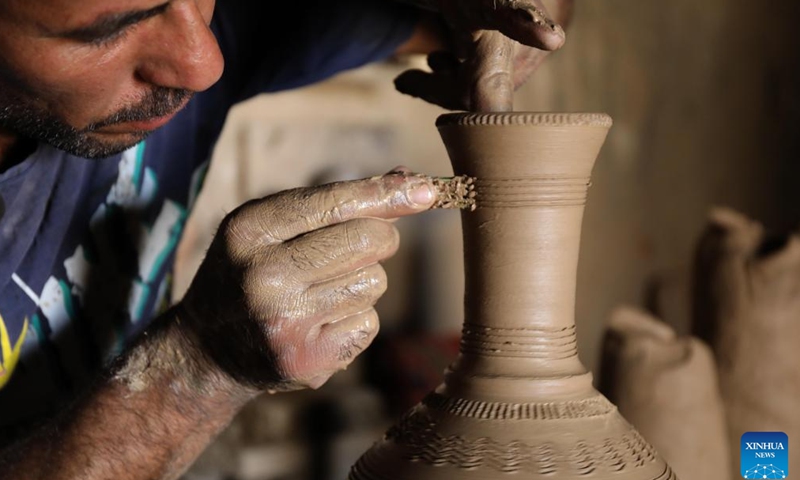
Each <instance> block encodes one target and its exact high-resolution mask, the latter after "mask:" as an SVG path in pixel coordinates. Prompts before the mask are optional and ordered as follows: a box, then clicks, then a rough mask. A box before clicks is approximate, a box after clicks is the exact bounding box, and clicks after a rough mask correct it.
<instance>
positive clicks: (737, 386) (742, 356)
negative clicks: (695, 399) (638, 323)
mask: <svg viewBox="0 0 800 480" xmlns="http://www.w3.org/2000/svg"><path fill="white" fill-rule="evenodd" d="M695 261H696V263H695V272H694V285H693V294H694V298H693V301H694V303H693V308H694V311H693V318H692V321H693V327H694V329H695V331H696V332H697V333H698V335H700V336H701V337H702V338H704V339H707V340H708V342H709V343H710V345H711V348H712V349H713V351H714V354H715V356H716V359H717V368H718V369H719V385H720V390H721V392H722V398H723V400H724V403H725V409H726V416H727V424H728V441H729V445H730V448H731V451H732V452H738V451H739V448H740V441H741V438H742V434H744V433H746V432H784V433H786V434H787V435H788V437H789V439H790V445H791V439H797V438H800V410H798V405H797V403H798V399H800V372H798V362H799V361H800V322H798V319H800V235H799V234H796V233H795V234H790V235H783V236H779V237H774V238H771V237H769V236H768V235H767V234H766V232H765V231H764V227H763V226H762V225H761V224H760V223H758V222H755V221H753V220H751V219H749V218H747V217H745V216H744V215H742V214H740V213H738V212H735V211H733V210H729V209H722V208H718V209H715V210H714V211H712V212H711V215H710V219H709V225H708V227H707V229H706V231H705V234H704V235H703V238H702V239H701V241H700V244H699V246H698V249H697V256H696V259H695ZM799 452H800V450H798V448H797V446H796V444H795V446H794V447H793V448H792V449H790V450H789V472H788V473H789V478H798V475H800V453H799ZM735 457H736V458H735V459H734V465H733V470H734V472H736V473H740V472H739V465H738V463H739V462H738V455H736V456H735ZM764 463H767V464H768V463H770V462H769V461H768V460H766V461H765V462H764ZM734 477H739V478H741V477H740V476H739V475H734Z"/></svg>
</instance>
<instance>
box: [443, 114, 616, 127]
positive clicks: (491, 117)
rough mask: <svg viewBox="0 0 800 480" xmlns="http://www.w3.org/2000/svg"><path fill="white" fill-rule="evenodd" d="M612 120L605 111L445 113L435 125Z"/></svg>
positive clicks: (582, 123) (586, 123) (596, 124)
mask: <svg viewBox="0 0 800 480" xmlns="http://www.w3.org/2000/svg"><path fill="white" fill-rule="evenodd" d="M612 123H613V121H612V120H611V117H610V116H608V115H607V114H605V113H585V112H574V113H570V112H498V113H471V112H461V113H446V114H444V115H440V116H439V118H437V119H436V126H437V127H444V126H452V125H459V126H475V127H486V126H507V125H529V126H547V127H560V126H583V127H604V128H610V127H611V125H612Z"/></svg>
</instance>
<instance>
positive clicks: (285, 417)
mask: <svg viewBox="0 0 800 480" xmlns="http://www.w3.org/2000/svg"><path fill="white" fill-rule="evenodd" d="M798 18H800V2H797V1H796V0H773V1H771V2H768V3H766V2H765V3H763V4H759V3H753V2H746V1H744V0H705V1H703V2H697V1H694V0H675V1H672V2H653V1H650V2H642V1H636V0H597V1H589V0H577V2H576V11H575V16H574V19H573V23H572V25H571V26H570V29H569V30H568V41H567V44H566V46H565V47H564V48H563V49H562V50H561V51H560V52H558V53H557V54H555V55H553V56H551V57H550V58H549V59H548V60H547V62H546V63H545V65H544V66H543V67H542V68H541V69H540V70H539V72H538V73H537V74H536V76H535V77H534V78H533V79H532V80H531V82H530V83H529V84H528V85H526V86H525V87H523V88H522V89H521V90H520V91H519V93H518V95H517V101H516V106H517V109H518V110H529V111H602V112H607V113H609V114H610V115H611V116H612V117H613V119H614V127H613V129H612V130H611V133H610V135H609V138H608V142H607V143H606V145H605V147H604V150H603V152H602V154H601V157H600V159H599V160H598V163H597V166H596V167H595V171H594V175H593V187H592V189H591V190H590V196H589V203H588V208H587V211H586V217H585V221H584V230H583V245H582V251H581V261H580V267H579V284H578V304H577V324H578V334H579V343H580V345H579V347H580V352H581V357H582V359H583V361H584V362H585V363H586V364H587V366H589V367H590V368H592V369H594V370H596V368H597V366H598V360H599V353H600V344H601V340H602V335H603V332H604V330H605V324H606V321H607V318H608V316H609V313H610V311H611V310H612V309H613V308H614V307H616V306H617V305H619V304H621V303H628V304H634V305H641V306H645V307H648V308H650V309H651V310H656V311H657V313H659V314H660V315H661V316H662V317H664V318H665V319H666V320H668V321H669V322H670V323H671V324H673V325H675V326H676V328H677V329H678V331H679V332H685V331H686V328H687V327H686V325H687V324H688V314H689V312H688V301H687V291H688V290H687V289H688V279H689V269H690V266H691V262H692V255H693V249H694V245H695V242H696V240H697V238H698V236H699V234H700V232H701V230H702V227H703V226H704V225H705V218H706V214H707V212H708V209H709V208H710V207H711V206H714V205H727V206H731V207H734V208H736V209H738V210H740V211H742V212H744V213H746V214H748V215H749V216H751V217H753V218H756V219H759V220H761V221H763V222H764V223H765V224H766V225H767V227H769V228H773V229H776V230H785V229H788V228H791V227H793V226H794V225H795V224H796V223H797V222H798V220H799V219H800V189H798V188H797V186H796V185H797V183H798V181H799V180H800V161H798V159H799V158H800V94H799V93H798V91H797V86H798V85H800V53H798V52H800V50H799V49H798V47H799V46H800V40H799V39H798V37H797V35H796V34H795V33H794V30H795V25H796V23H797V19H798ZM421 64H424V59H399V60H396V61H393V62H388V63H386V64H382V65H373V66H370V67H367V68H365V69H362V70H359V71H355V72H351V73H347V74H344V75H341V76H339V77H336V78H334V79H332V80H330V81H328V82H326V83H324V84H321V85H317V86H314V87H311V88H306V89H302V90H297V91H293V92H287V93H282V94H277V95H270V96H263V97H260V98H257V99H254V100H252V101H250V102H248V103H247V104H243V105H241V106H239V107H237V108H236V110H235V111H234V112H233V113H232V115H231V117H230V119H229V122H228V125H227V127H226V130H225V132H224V134H223V137H222V139H221V141H220V143H219V145H218V147H217V150H216V154H215V157H214V159H213V162H212V167H211V169H210V173H209V176H208V179H207V182H206V187H205V189H204V192H203V193H202V195H201V197H200V199H199V201H198V203H197V205H196V207H195V209H194V213H193V214H192V217H191V221H190V225H189V227H188V229H187V234H186V237H185V238H184V242H183V243H182V245H181V248H180V250H179V265H178V270H177V272H176V276H175V280H176V281H175V290H176V298H180V295H181V293H182V292H183V291H184V290H185V288H186V287H187V286H188V282H189V281H190V279H191V276H192V274H193V271H194V269H195V268H196V266H197V265H198V264H199V262H200V261H201V260H202V257H203V254H204V251H205V249H206V246H207V244H208V243H209V242H210V239H211V236H212V235H213V232H214V230H215V228H216V225H217V224H218V222H219V221H220V220H221V218H222V217H223V216H224V214H225V213H227V212H229V211H231V210H232V209H233V208H235V207H236V206H237V205H238V204H240V203H242V202H243V201H245V200H247V199H249V198H253V197H258V196H262V195H266V194H269V193H273V192H276V191H278V190H282V189H285V188H291V187H296V186H303V185H311V184H314V183H319V182H325V181H331V180H339V179H350V178H359V177H365V176H371V175H375V174H379V173H382V172H385V171H388V170H390V169H391V168H393V167H394V166H395V165H398V164H403V165H406V166H408V167H410V168H412V169H414V170H417V171H420V172H424V173H428V174H432V175H448V174H449V173H450V172H451V171H450V167H449V164H448V161H447V159H446V156H445V152H444V148H443V147H442V146H441V144H440V141H439V138H438V134H437V132H436V129H435V128H434V120H435V118H436V116H437V115H438V114H439V113H441V110H440V109H438V108H436V107H432V106H428V105H426V104H424V103H423V102H421V101H418V100H414V99H411V98H409V97H403V96H401V95H400V94H398V93H395V92H394V90H393V87H392V79H393V78H394V76H396V75H397V74H398V73H400V72H401V71H402V70H403V69H405V68H408V67H409V66H419V65H421ZM400 228H401V231H402V235H403V248H402V250H401V251H400V252H399V254H398V257H397V258H396V259H394V260H393V261H391V262H390V263H389V264H387V266H386V268H387V271H388V272H389V279H390V291H389V293H388V294H387V296H386V298H385V299H384V300H382V302H381V304H380V305H379V311H380V312H381V315H382V334H381V339H380V340H379V341H378V343H377V344H376V345H375V348H373V351H372V352H370V353H369V354H370V355H372V356H371V357H370V358H371V359H374V361H371V362H370V368H367V366H366V365H364V362H361V363H360V364H357V365H355V366H354V367H353V368H351V369H350V370H348V372H347V373H345V374H344V375H340V377H339V378H337V379H335V380H334V381H333V382H332V383H331V385H328V386H326V387H324V388H323V389H322V390H321V391H319V392H311V393H305V394H298V395H294V396H292V395H289V396H285V397H283V398H278V397H272V398H270V397H266V398H265V399H263V400H261V401H259V402H257V404H256V406H254V407H251V409H249V410H248V412H249V413H248V412H245V416H247V415H249V417H247V418H248V419H249V420H247V421H246V428H245V427H242V425H241V424H240V425H239V426H237V425H234V427H232V429H231V430H230V431H229V432H227V433H226V434H225V435H224V436H223V438H224V439H225V438H227V441H228V442H229V443H228V446H227V447H226V446H219V445H218V446H215V447H212V450H211V451H210V453H209V454H207V456H206V457H205V458H204V459H203V460H202V461H201V466H202V465H204V466H202V467H198V468H197V469H196V470H195V471H194V472H193V474H192V475H195V477H194V478H253V479H268V478H270V479H271V478H320V479H321V478H337V477H338V478H342V475H343V473H342V472H346V471H347V470H346V469H347V467H348V466H349V463H350V461H352V459H351V458H350V457H353V458H354V457H357V456H358V454H359V453H360V451H361V450H362V449H363V448H366V447H367V446H369V445H370V444H371V442H372V440H374V439H376V438H377V436H378V435H379V434H380V432H381V430H382V429H383V428H384V427H385V426H386V425H387V424H388V423H390V422H391V420H392V417H393V415H395V412H396V411H397V410H393V409H392V407H397V408H402V407H405V406H407V403H409V402H411V401H413V400H414V396H415V395H417V391H419V392H422V391H424V390H425V389H427V388H429V386H430V385H429V384H430V383H436V382H437V381H438V380H437V379H438V375H439V374H440V372H441V368H442V367H443V366H444V365H445V364H446V363H447V362H448V361H449V359H450V358H451V357H452V355H453V353H454V352H455V348H456V346H457V338H458V333H459V330H460V324H461V320H462V311H463V309H462V306H461V301H462V299H461V293H462V281H463V280H462V276H463V272H462V267H461V258H460V256H461V250H460V249H461V245H460V230H459V219H458V214H455V213H453V212H430V213H428V214H425V215H421V216H418V217H416V218H413V219H406V220H404V221H403V222H401V224H400ZM420 339H424V340H420ZM375 350H377V351H375ZM375 365H379V366H380V368H377V369H376V368H374V367H375ZM387 378H388V379H390V381H386V379H387ZM365 379H366V380H365ZM381 379H383V380H384V381H383V382H381ZM387 384H390V385H388V386H387ZM391 385H395V390H394V391H392V387H391ZM398 385H399V387H398ZM387 392H390V393H389V398H388V399H387ZM403 392H406V393H407V392H413V394H408V395H406V394H404V393H403ZM354 398H355V399H356V400H354ZM365 406H366V407H365ZM304 409H305V410H304ZM320 409H321V410H320ZM309 411H311V412H320V411H321V412H327V413H325V414H324V415H322V416H321V417H319V416H318V417H314V416H313V415H311V416H309V415H305V414H303V413H302V412H309ZM332 411H333V412H335V413H330V412H332ZM259 412H261V413H259ZM364 412H367V413H364ZM365 417H366V418H365ZM253 418H256V419H258V418H261V419H262V420H263V422H262V423H263V429H264V431H261V433H258V434H256V433H253V431H251V430H253V429H256V430H258V428H261V427H257V425H259V421H258V420H253ZM298 418H304V419H306V421H307V420H308V419H309V418H317V419H319V418H324V419H326V420H324V421H322V423H321V424H318V425H316V426H314V425H310V426H308V428H305V429H298V428H299V427H297V425H299V423H297V422H301V420H297V419H298ZM331 418H335V419H336V421H335V422H333V423H332V424H329V423H330V419H331ZM265 419H266V420H265ZM291 419H295V420H296V421H295V420H291ZM293 422H294V423H293ZM326 422H327V423H326ZM323 424H324V425H323ZM276 425H277V426H276ZM237 428H238V430H237ZM243 428H244V430H243ZM248 428H249V429H250V430H247V429H248ZM245 430H247V431H245ZM247 432H249V433H247ZM320 432H324V433H320ZM348 432H349V433H348ZM353 432H355V433H353ZM323 437H324V438H325V439H327V440H324V441H321V440H319V439H320V438H323ZM287 439H289V440H287ZM309 439H311V440H309ZM314 439H317V440H314ZM237 442H238V443H237ZM309 442H311V443H309ZM315 442H316V443H315ZM325 442H328V443H327V444H325V445H326V446H324V448H323V447H321V446H320V445H322V443H325ZM337 442H338V443H337ZM223 443H224V442H223ZM312 444H313V445H314V447H313V448H311V447H309V446H308V445H312ZM231 445H235V446H236V447H235V448H234V447H232V446H231ZM243 445H249V446H250V447H248V448H256V447H253V446H254V445H255V446H257V448H261V450H258V452H260V453H258V454H253V455H252V458H251V457H247V456H246V455H245V454H242V453H241V452H242V451H244V450H242V448H243ZM287 445H289V446H288V447H287ZM215 448H216V450H215ZM225 448H228V450H225ZM276 448H277V449H278V450H275V449H276ZM281 448H283V449H284V450H281ZM287 448H288V450H287ZM264 449H266V450H264ZM270 449H272V450H270ZM214 451H216V455H217V457H216V458H217V461H216V462H215V461H214V460H213V458H214V455H213V454H214ZM234 451H235V452H240V453H235V454H234V453H231V452H234ZM220 452H228V453H225V454H221V453H220ZM265 452H266V453H265ZM269 452H272V453H269ZM276 452H278V453H276ZM251 453H252V452H251ZM270 455H277V457H275V456H273V457H270ZM245 457H246V458H245ZM253 458H255V460H253ZM270 458H272V459H273V460H269V459H270ZM220 459H224V460H225V461H224V462H221V461H220ZM248 459H249V460H248ZM292 459H294V460H292ZM309 459H312V460H313V461H314V462H317V463H313V462H312V460H309ZM326 459H327V460H326ZM247 462H254V463H247ZM292 462H294V463H292ZM309 462H312V463H309ZM319 462H327V463H326V466H325V467H318V466H315V467H313V468H311V467H309V468H305V469H302V468H300V467H299V466H302V465H306V466H308V465H312V464H313V465H317V464H318V463H319ZM222 464H225V465H226V466H225V467H224V468H223V467H220V465H222ZM270 465H272V466H275V465H282V468H277V469H275V470H271V469H270V468H271V467H270ZM293 465H298V467H297V468H294V467H293ZM248 468H249V470H248Z"/></svg>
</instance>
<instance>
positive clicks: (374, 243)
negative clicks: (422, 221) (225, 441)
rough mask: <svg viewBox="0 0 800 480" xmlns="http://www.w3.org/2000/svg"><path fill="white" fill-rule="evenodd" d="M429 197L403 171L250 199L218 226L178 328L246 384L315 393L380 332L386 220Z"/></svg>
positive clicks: (391, 234)
mask: <svg viewBox="0 0 800 480" xmlns="http://www.w3.org/2000/svg"><path fill="white" fill-rule="evenodd" d="M433 201H434V193H433V190H432V187H431V185H430V183H429V181H428V180H426V179H424V178H420V177H414V176H408V175H404V174H399V173H398V174H389V175H386V176H383V177H378V178H373V179H368V180H361V181H355V182H343V183H337V184H331V185H325V186H321V187H314V188H304V189H296V190H290V191H286V192H281V193H279V194H276V195H273V196H270V197H267V198H264V199H261V200H255V201H252V202H249V203H247V204H245V205H243V206H242V207H240V208H238V209H237V210H235V211H234V212H233V213H231V214H230V215H229V216H228V217H227V218H226V219H225V220H224V221H223V223H222V225H221V227H220V230H219V232H218V234H217V236H216V238H215V240H214V242H213V244H212V245H211V247H210V249H209V251H208V254H207V257H206V260H205V262H204V263H203V265H202V266H201V267H200V270H199V272H198V274H197V276H196V277H195V280H194V281H193V283H192V286H191V287H190V289H189V291H188V293H187V294H186V297H185V298H184V300H183V301H182V302H181V305H180V308H179V310H178V311H179V312H180V313H179V317H180V319H181V324H182V326H184V327H188V328H189V329H191V330H192V333H193V336H196V337H197V338H199V339H200V343H201V344H202V346H203V348H204V349H205V350H206V351H207V352H208V354H209V356H210V357H211V358H212V359H213V360H214V361H215V362H216V363H217V364H218V365H219V366H220V367H221V368H222V370H224V372H225V373H227V374H228V375H229V376H231V377H232V378H234V379H235V380H236V381H238V382H239V383H240V384H242V385H244V386H246V387H248V388H253V389H256V390H264V389H269V390H291V389H297V388H303V387H306V386H310V387H318V386H320V385H322V384H323V383H324V382H325V381H326V380H327V379H328V378H329V377H330V376H331V375H332V374H333V373H335V372H336V371H338V370H341V369H343V368H345V367H346V366H347V365H348V364H349V363H350V362H351V361H352V360H353V358H354V357H355V356H356V355H358V353H359V352H361V351H362V350H363V349H364V348H365V347H367V345H369V343H370V342H371V341H372V339H373V338H374V337H375V335H376V334H377V332H378V317H377V314H376V313H375V310H374V309H373V305H374V304H375V302H376V301H377V300H378V298H379V297H380V296H381V295H382V294H383V293H384V291H385V290H386V275H385V273H384V271H383V268H382V267H381V265H380V262H381V261H383V260H385V259H386V258H388V257H390V256H391V255H393V254H394V253H395V251H396V250H397V248H398V242H399V237H398V233H397V230H396V229H395V227H394V225H392V223H390V221H389V220H391V219H393V218H396V217H400V216H404V215H410V214H413V213H417V212H420V211H423V210H427V209H428V208H430V206H431V205H432V204H433Z"/></svg>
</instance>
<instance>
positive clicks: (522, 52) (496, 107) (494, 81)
mask: <svg viewBox="0 0 800 480" xmlns="http://www.w3.org/2000/svg"><path fill="white" fill-rule="evenodd" d="M405 1H407V2H408V3H413V4H417V5H418V6H422V7H426V8H429V9H435V10H438V11H440V12H441V13H442V15H443V16H444V18H445V20H446V22H447V24H448V25H449V27H450V29H451V30H452V32H453V35H454V45H453V52H447V53H445V52H436V53H433V54H431V55H430V57H429V58H428V64H429V66H430V67H431V70H432V73H428V72H423V71H421V70H410V71H408V72H405V73H403V74H402V75H400V76H399V77H398V78H397V80H396V81H395V84H396V86H397V89H398V90H400V91H401V92H403V93H406V94H409V95H412V96H415V97H419V98H422V99H423V100H426V101H428V102H430V103H434V104H436V105H439V106H442V107H444V108H447V109H451V110H470V111H483V112H499V111H510V110H512V109H513V93H514V90H515V89H516V88H518V87H519V86H521V85H522V84H523V83H525V81H526V80H527V79H528V77H530V75H531V74H532V73H533V72H534V71H535V70H536V68H537V67H538V66H539V65H540V64H541V62H542V60H544V58H545V57H546V55H547V54H548V53H549V52H551V51H553V50H557V49H558V48H560V47H561V46H562V45H563V44H564V41H565V38H566V37H565V33H564V30H563V29H562V27H561V26H559V23H560V24H565V23H566V22H568V21H569V18H570V15H571V10H572V0H556V4H555V5H556V8H555V12H554V14H555V15H554V17H553V18H555V21H554V20H552V19H551V17H549V16H548V14H547V12H546V10H545V8H544V6H543V5H542V3H541V0H405Z"/></svg>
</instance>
